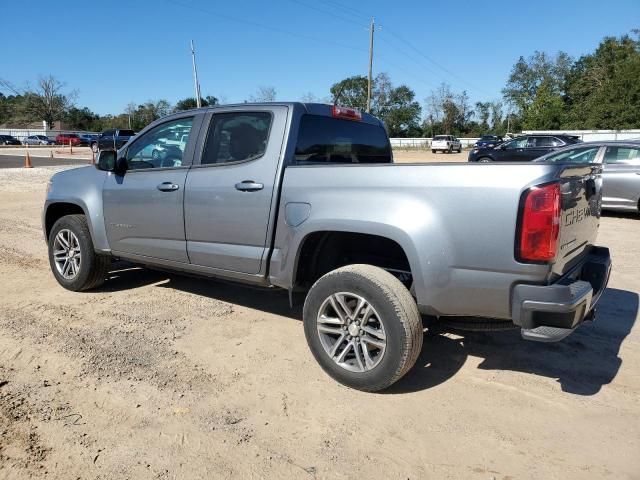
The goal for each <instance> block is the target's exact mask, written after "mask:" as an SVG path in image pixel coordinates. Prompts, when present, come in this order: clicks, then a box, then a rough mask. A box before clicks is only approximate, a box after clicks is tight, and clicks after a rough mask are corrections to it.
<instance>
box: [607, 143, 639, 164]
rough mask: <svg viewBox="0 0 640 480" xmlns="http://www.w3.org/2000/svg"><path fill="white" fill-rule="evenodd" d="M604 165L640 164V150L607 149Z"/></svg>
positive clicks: (626, 148)
mask: <svg viewBox="0 0 640 480" xmlns="http://www.w3.org/2000/svg"><path fill="white" fill-rule="evenodd" d="M604 163H617V164H627V165H629V164H634V165H635V164H637V163H640V148H633V147H607V151H606V152H605V154H604Z"/></svg>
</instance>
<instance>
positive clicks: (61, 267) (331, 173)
mask: <svg viewBox="0 0 640 480" xmlns="http://www.w3.org/2000/svg"><path fill="white" fill-rule="evenodd" d="M176 138H181V139H184V140H185V141H183V142H174V143H175V144H172V143H171V142H170V141H171V140H173V139H176ZM169 145H170V147H169ZM153 152H155V153H153ZM600 175H601V166H600V165H580V166H575V165H574V166H566V165H559V164H544V163H535V164H534V163H532V164H509V163H502V162H501V163H500V164H467V163H464V164H462V163H461V164H451V163H450V164H437V163H435V164H394V163H393V157H392V151H391V147H390V144H389V140H388V138H387V135H386V133H385V130H384V127H383V125H382V123H381V122H380V121H379V120H377V119H376V118H374V117H372V116H370V115H367V114H364V113H360V112H359V111H357V110H354V109H350V108H344V107H337V106H331V105H319V104H302V103H273V104H242V105H235V106H233V105H232V106H221V107H213V108H204V109H198V110H191V111H187V112H181V113H177V114H174V115H170V116H168V117H165V118H163V119H160V120H158V121H156V122H154V123H153V124H151V125H149V126H148V127H147V128H145V129H144V130H143V131H141V132H140V133H139V134H138V135H137V136H136V137H135V139H132V140H131V141H130V142H129V143H127V144H126V145H125V146H124V147H122V148H121V149H120V150H118V151H117V152H115V151H109V150H105V151H101V152H100V154H99V157H98V163H97V164H96V166H95V167H92V166H89V167H85V168H77V169H74V170H67V171H64V172H60V173H57V174H56V175H54V176H53V177H52V178H51V181H50V183H49V185H48V189H47V196H46V201H45V205H44V212H43V228H44V234H45V238H46V240H47V242H48V246H49V259H50V264H51V269H52V271H53V274H54V276H55V278H56V279H57V281H58V282H59V283H60V284H61V285H62V286H63V287H64V288H67V289H69V290H74V291H79V290H88V289H92V288H96V287H99V286H100V285H101V284H102V283H103V282H104V281H105V279H107V277H108V274H109V266H110V263H111V260H112V259H114V258H118V259H125V260H128V261H130V262H134V263H136V264H140V265H147V266H150V267H153V268H162V269H168V270H173V271H176V272H185V273H189V274H199V275H202V276H210V277H219V278H224V279H229V280H235V281H239V282H245V283H250V284H254V285H260V286H267V287H274V288H275V287H277V288H281V289H286V290H289V292H298V291H300V292H306V299H305V302H304V309H303V319H304V332H305V336H306V339H307V342H308V345H309V347H310V349H311V351H312V353H313V355H314V356H315V358H316V359H317V361H318V362H319V363H320V365H321V366H322V368H323V369H324V370H325V371H326V372H327V373H328V374H329V375H331V376H332V377H333V378H334V379H336V380H338V381H339V382H342V383H343V384H345V385H348V386H350V387H353V388H357V389H361V390H365V391H376V390H381V389H384V388H386V387H388V386H390V385H391V384H393V383H394V382H395V381H397V380H398V379H400V378H401V377H402V376H403V375H404V374H405V373H406V372H407V371H408V370H409V369H410V368H411V367H412V366H413V364H414V363H415V361H416V359H417V357H418V354H419V353H420V350H421V348H422V341H423V332H424V328H423V320H424V319H428V320H429V322H438V321H441V322H454V323H455V322H458V325H461V326H466V327H471V328H475V329H478V328H480V329H481V328H491V329H495V328H501V327H505V328H509V327H511V328H513V327H516V328H520V329H521V331H522V335H523V337H524V338H526V339H531V340H540V341H554V340H559V339H561V338H563V337H564V336H566V335H567V334H569V333H570V332H572V331H573V330H574V329H575V328H576V327H577V326H578V325H579V324H580V323H582V322H583V321H584V320H586V319H590V318H592V317H593V315H594V312H595V309H594V306H595V304H596V302H597V301H598V298H599V297H600V295H601V294H602V292H603V290H604V289H605V287H606V285H607V281H608V278H609V271H610V265H611V262H610V259H609V251H608V250H607V249H606V248H603V247H597V246H594V242H595V239H596V235H597V231H598V225H599V221H600V220H599V219H600V205H601V193H600V187H601V176H600ZM111 281H117V280H111ZM212 341H215V339H212Z"/></svg>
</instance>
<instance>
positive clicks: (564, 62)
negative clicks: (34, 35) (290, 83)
mask: <svg viewBox="0 0 640 480" xmlns="http://www.w3.org/2000/svg"><path fill="white" fill-rule="evenodd" d="M639 78H640V31H639V30H634V31H633V32H632V33H631V35H623V36H621V37H606V38H604V39H603V40H602V42H601V43H600V44H599V45H598V47H597V48H596V49H595V51H594V52H592V53H589V54H587V55H584V56H582V57H580V58H577V59H574V58H571V57H570V56H569V55H568V54H566V53H564V52H558V53H556V54H553V55H552V54H548V53H546V52H539V51H536V52H534V53H533V54H532V55H530V56H528V57H520V58H519V59H518V60H517V62H516V63H515V64H514V65H513V67H512V69H511V72H510V74H509V77H508V79H507V82H506V85H505V87H504V88H503V89H502V92H501V93H502V98H499V99H492V100H487V101H478V102H475V103H472V102H471V100H470V98H469V95H468V93H467V92H466V91H461V92H456V91H454V90H452V88H451V86H450V85H448V84H447V83H442V84H440V85H439V86H438V87H436V88H435V89H433V90H432V91H431V92H430V94H429V95H428V96H427V98H426V99H424V102H423V104H422V105H421V104H420V102H419V101H418V100H416V94H415V92H414V91H413V90H412V89H411V88H410V87H409V86H407V85H398V86H395V85H394V84H393V83H392V81H391V78H390V76H389V75H388V74H387V73H384V72H383V73H379V74H378V75H377V76H376V77H375V78H374V79H373V81H372V101H371V113H372V114H373V115H376V116H377V117H379V118H381V119H382V120H383V121H384V122H385V126H386V128H387V130H388V132H389V135H390V136H392V137H431V136H433V135H437V134H453V135H458V136H470V137H477V136H480V135H483V134H486V133H495V134H500V135H502V134H505V133H506V132H507V131H510V132H518V131H521V130H523V129H526V130H561V129H628V128H640V81H638V79H639ZM0 86H5V87H7V86H8V87H11V88H10V89H11V90H12V91H13V94H9V95H4V94H2V93H0V125H2V124H5V123H10V124H13V125H26V124H29V123H32V122H38V121H42V120H44V121H46V122H47V123H48V124H49V125H53V123H54V122H55V121H58V120H59V121H62V122H63V123H64V124H65V125H66V126H67V127H68V128H70V129H77V130H88V131H101V130H104V129H106V128H116V127H119V128H132V129H134V130H140V129H142V128H143V127H144V126H146V125H147V124H149V123H150V122H152V121H154V120H156V119H158V118H160V117H162V116H164V115H167V114H169V113H171V112H175V111H181V110H187V109H191V108H195V107H196V103H197V102H196V99H195V98H185V99H182V100H180V101H178V102H176V103H175V104H174V105H172V104H171V103H170V102H168V101H167V100H155V101H154V100H149V101H147V102H145V103H142V104H136V103H130V104H129V105H127V107H126V108H125V111H124V112H122V113H120V114H118V115H98V114H96V113H94V112H92V111H91V110H90V109H88V108H86V107H79V106H76V105H75V99H76V97H77V92H76V91H66V88H65V85H64V84H63V83H62V82H60V81H59V80H57V79H56V78H54V77H53V76H47V77H41V78H40V79H39V80H38V82H37V84H36V86H35V87H33V88H26V89H25V90H24V91H22V92H19V91H17V90H16V89H15V88H13V87H12V86H11V84H9V83H8V82H6V81H2V80H1V79H0ZM367 93H368V81H367V78H366V77H365V76H362V75H356V76H352V77H349V78H345V79H343V80H341V81H339V82H336V83H334V84H333V85H332V86H331V88H330V89H329V96H327V97H324V98H320V99H318V98H317V97H315V95H313V94H311V93H309V94H306V95H304V96H303V97H302V98H301V100H302V101H307V102H313V101H321V102H325V103H327V102H331V103H337V104H340V105H344V106H350V107H356V108H359V109H362V110H364V109H365V106H366V102H367ZM276 99H277V92H276V89H275V88H274V87H272V86H261V87H259V89H258V91H257V92H256V93H255V94H253V95H251V96H250V97H249V98H248V101H252V102H261V101H274V100H276ZM218 103H220V101H219V99H218V98H216V97H214V96H206V97H204V98H202V99H201V104H202V105H203V106H208V105H216V104H218Z"/></svg>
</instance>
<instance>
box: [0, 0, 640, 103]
mask: <svg viewBox="0 0 640 480" xmlns="http://www.w3.org/2000/svg"><path fill="white" fill-rule="evenodd" d="M3 3H4V2H3ZM482 5H483V6H482V7H478V3H477V2H461V1H449V2H432V1H425V0H416V1H405V2H398V1H396V2H390V1H383V0H369V1H355V0H354V1H349V0H272V1H264V0H263V1H259V0H235V1H232V2H219V1H204V0H158V1H143V0H133V1H125V2H115V3H112V2H84V1H77V0H71V1H65V2H64V3H58V4H56V6H55V7H53V4H52V3H51V2H44V1H31V2H6V3H5V4H4V5H3V6H2V14H3V15H2V16H3V19H2V22H1V28H0V42H1V45H2V46H3V48H2V51H3V54H2V60H1V63H0V78H2V79H4V80H9V81H10V82H13V83H14V84H16V85H18V86H24V85H25V83H26V82H27V81H30V82H32V83H33V82H34V81H35V80H36V79H37V77H38V76H39V75H43V74H49V73H51V74H53V75H54V76H56V77H57V78H59V79H60V80H62V81H64V82H65V83H66V84H67V86H68V89H77V90H78V98H77V104H78V105H80V106H87V107H89V108H91V109H92V110H94V111H96V112H98V113H100V114H105V113H120V112H122V111H123V110H124V108H125V106H126V105H127V104H128V103H129V102H135V103H142V102H144V101H146V100H149V99H154V100H155V99H160V98H165V99H167V100H169V101H170V102H175V101H176V100H178V99H180V98H184V97H187V96H193V80H192V76H191V56H190V51H189V40H190V39H193V40H194V41H195V44H196V51H197V54H198V70H199V75H200V84H201V88H202V94H203V95H215V96H217V97H219V98H223V99H224V100H226V101H227V102H241V101H243V100H245V99H248V98H249V96H250V95H251V94H253V93H255V92H256V91H257V89H258V87H259V86H260V85H264V86H273V87H275V88H276V91H277V93H278V99H279V100H299V99H300V98H301V97H302V96H303V95H305V94H307V93H309V92H311V93H313V94H314V95H316V96H317V97H320V98H321V97H325V96H327V95H328V92H329V87H330V86H331V84H332V83H334V82H336V81H338V80H340V79H342V78H345V77H347V76H350V75H356V74H363V75H366V71H367V62H368V40H369V39H368V29H367V26H368V18H369V17H371V16H373V17H375V19H376V23H377V24H379V25H381V26H382V29H381V30H380V31H378V32H377V33H376V45H375V59H374V74H375V73H378V72H381V71H384V72H387V73H388V74H389V75H390V76H391V79H392V81H393V83H394V84H400V83H405V84H407V85H408V86H410V87H411V88H413V89H414V90H415V92H416V94H417V98H418V100H420V102H421V103H422V102H423V100H424V98H425V97H426V96H427V95H428V94H429V93H430V91H431V90H432V89H433V88H435V87H436V86H437V85H438V84H440V83H441V82H443V81H444V82H447V83H449V84H451V86H452V88H453V89H454V90H456V91H460V90H463V89H466V90H467V91H468V93H469V95H470V96H471V98H472V100H473V101H474V102H475V101H477V100H490V99H496V98H499V97H500V90H501V88H502V87H503V86H504V83H505V81H506V79H507V76H508V74H509V71H510V69H511V67H512V65H513V64H514V63H515V62H516V60H517V59H518V57H519V56H520V55H524V56H528V55H530V54H531V53H533V52H534V51H535V50H542V51H547V52H550V53H555V52H557V51H558V50H564V51H566V52H568V53H569V54H570V55H572V56H580V55H581V54H584V53H589V52H591V51H593V49H594V48H595V47H596V46H597V45H598V43H599V42H600V40H601V39H602V38H603V37H604V36H607V35H615V36H618V35H621V34H623V33H628V32H629V31H630V30H631V29H632V28H638V27H640V1H638V0H616V1H608V2H602V1H592V0H584V1H562V0H556V1H546V0H543V1H536V2H512V1H510V2H507V1H494V2H490V1H489V2H483V4H482ZM9 19H12V20H11V21H9Z"/></svg>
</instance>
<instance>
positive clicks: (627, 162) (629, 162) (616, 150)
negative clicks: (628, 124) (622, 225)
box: [602, 146, 640, 210]
mask: <svg viewBox="0 0 640 480" xmlns="http://www.w3.org/2000/svg"><path fill="white" fill-rule="evenodd" d="M603 162H604V173H603V183H604V185H603V198H602V203H603V205H604V206H605V207H608V208H611V207H613V208H620V209H625V210H626V209H629V210H636V209H638V207H639V205H638V197H640V148H637V147H631V146H619V147H618V146H608V147H606V150H605V152H604V160H603Z"/></svg>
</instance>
